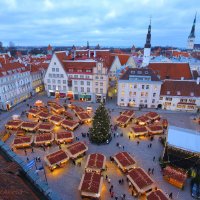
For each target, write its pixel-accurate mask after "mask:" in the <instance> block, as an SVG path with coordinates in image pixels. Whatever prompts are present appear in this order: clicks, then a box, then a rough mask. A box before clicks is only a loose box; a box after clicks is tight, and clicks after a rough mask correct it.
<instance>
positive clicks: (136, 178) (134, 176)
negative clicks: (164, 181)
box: [127, 168, 156, 195]
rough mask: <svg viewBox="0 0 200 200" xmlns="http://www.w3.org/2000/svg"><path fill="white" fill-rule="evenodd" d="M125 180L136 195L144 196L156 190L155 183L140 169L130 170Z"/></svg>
mask: <svg viewBox="0 0 200 200" xmlns="http://www.w3.org/2000/svg"><path fill="white" fill-rule="evenodd" d="M127 178H128V180H129V181H130V182H131V184H132V185H133V187H134V189H135V190H136V192H137V193H138V195H145V194H146V193H147V192H151V191H152V190H154V189H155V188H156V185H155V182H154V181H153V180H152V178H151V177H150V176H149V175H148V174H147V173H146V172H145V171H144V170H143V169H142V168H133V169H131V170H130V171H129V172H128V174H127Z"/></svg>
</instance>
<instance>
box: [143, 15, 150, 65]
mask: <svg viewBox="0 0 200 200" xmlns="http://www.w3.org/2000/svg"><path fill="white" fill-rule="evenodd" d="M150 54H151V18H150V23H149V27H148V33H147V37H146V43H145V45H144V54H143V61H142V67H146V66H147V65H148V64H149V61H150Z"/></svg>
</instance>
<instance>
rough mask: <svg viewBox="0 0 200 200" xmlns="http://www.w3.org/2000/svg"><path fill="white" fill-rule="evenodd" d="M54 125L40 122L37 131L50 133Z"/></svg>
mask: <svg viewBox="0 0 200 200" xmlns="http://www.w3.org/2000/svg"><path fill="white" fill-rule="evenodd" d="M53 128H54V125H53V124H51V123H49V122H42V123H41V124H39V126H38V131H40V132H52V131H53Z"/></svg>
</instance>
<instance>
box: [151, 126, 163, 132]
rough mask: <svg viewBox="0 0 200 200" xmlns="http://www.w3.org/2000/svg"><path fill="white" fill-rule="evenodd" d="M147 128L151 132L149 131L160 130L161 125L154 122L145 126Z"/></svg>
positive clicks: (161, 129)
mask: <svg viewBox="0 0 200 200" xmlns="http://www.w3.org/2000/svg"><path fill="white" fill-rule="evenodd" d="M147 129H148V130H149V131H150V132H151V131H153V132H162V131H163V127H162V126H161V125H156V124H155V125H154V124H152V125H149V126H147Z"/></svg>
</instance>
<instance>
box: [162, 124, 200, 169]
mask: <svg viewBox="0 0 200 200" xmlns="http://www.w3.org/2000/svg"><path fill="white" fill-rule="evenodd" d="M199 144H200V134H199V132H198V131H194V130H189V129H184V128H179V127H175V126H169V128H168V133H167V138H166V145H165V148H164V154H163V160H164V162H169V163H170V164H171V165H173V166H177V167H181V168H185V169H191V168H196V169H200V159H199V157H200V145H199Z"/></svg>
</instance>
